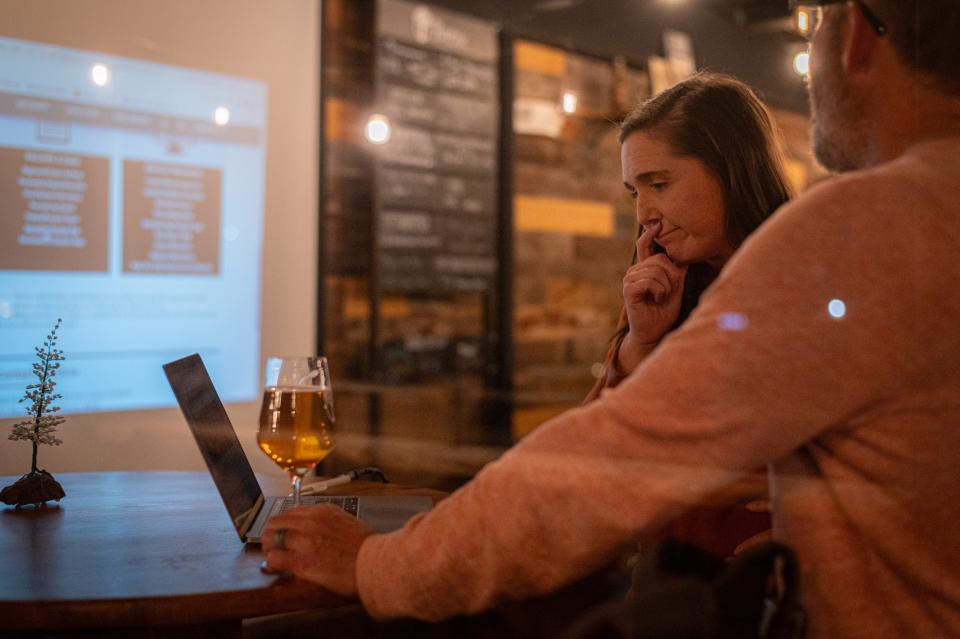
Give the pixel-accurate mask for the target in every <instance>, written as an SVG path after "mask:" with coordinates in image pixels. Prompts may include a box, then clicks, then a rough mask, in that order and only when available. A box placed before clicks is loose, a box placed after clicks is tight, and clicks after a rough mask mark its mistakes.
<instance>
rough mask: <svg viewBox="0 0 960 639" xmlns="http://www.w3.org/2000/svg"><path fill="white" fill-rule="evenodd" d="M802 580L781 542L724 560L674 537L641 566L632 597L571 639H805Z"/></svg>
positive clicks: (590, 617)
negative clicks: (800, 581) (799, 586)
mask: <svg viewBox="0 0 960 639" xmlns="http://www.w3.org/2000/svg"><path fill="white" fill-rule="evenodd" d="M798 581H799V575H798V572H797V559H796V555H795V553H794V552H793V550H792V549H791V548H790V547H789V546H786V545H784V544H781V543H778V542H773V541H769V542H764V543H762V544H758V545H756V546H753V547H751V548H749V549H747V550H746V551H744V552H743V553H741V554H739V555H737V556H736V557H734V558H733V559H730V560H724V559H722V558H720V557H717V556H715V555H712V554H710V553H707V552H705V551H703V550H700V549H698V548H696V547H694V546H690V545H688V544H684V543H681V542H679V541H675V540H667V541H665V542H663V543H662V544H661V545H660V546H659V547H658V548H657V549H656V551H655V552H654V553H653V554H652V555H651V556H649V557H646V558H644V559H642V560H641V561H640V562H639V563H638V565H637V566H636V567H635V568H634V572H633V587H632V591H631V594H630V596H629V597H628V598H627V599H626V600H623V601H615V602H609V603H605V604H602V605H601V606H598V607H596V608H594V609H592V610H590V611H589V612H587V613H586V614H585V615H584V616H583V617H581V618H580V619H579V620H578V621H577V622H576V623H574V624H573V626H572V627H571V628H570V630H569V632H568V633H567V634H566V639H616V638H621V639H802V637H803V635H804V626H805V623H804V621H805V620H804V616H803V613H802V611H801V609H800V606H799V604H798V601H797V594H798V593H797V591H798Z"/></svg>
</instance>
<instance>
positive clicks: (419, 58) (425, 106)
mask: <svg viewBox="0 0 960 639" xmlns="http://www.w3.org/2000/svg"><path fill="white" fill-rule="evenodd" d="M376 47H377V48H376V51H377V54H376V71H375V82H376V95H377V108H378V110H380V111H381V112H382V113H383V114H384V115H386V116H387V117H388V118H389V121H390V123H391V127H392V135H391V137H390V139H389V141H388V142H387V143H386V144H384V145H383V146H382V147H380V148H379V149H378V155H377V160H376V163H377V170H376V176H377V184H376V194H377V197H376V209H375V215H376V233H377V237H376V246H377V251H378V264H379V269H380V272H379V275H380V285H381V287H382V288H383V290H385V291H389V292H407V293H409V292H441V293H449V292H468V291H486V290H489V289H490V288H491V287H492V284H493V278H494V274H495V272H496V268H497V265H496V259H495V256H496V234H497V228H496V210H495V206H496V189H497V181H496V172H497V156H498V149H497V130H498V97H497V93H498V85H497V57H498V45H497V36H496V30H495V29H494V28H493V26H492V25H491V24H488V23H486V22H483V21H480V20H476V19H474V18H470V17H467V16H463V15H460V14H457V13H454V12H451V11H446V10H443V9H438V8H436V7H432V6H428V5H425V4H419V3H414V2H407V1H405V0H380V1H379V2H378V4H377V43H376Z"/></svg>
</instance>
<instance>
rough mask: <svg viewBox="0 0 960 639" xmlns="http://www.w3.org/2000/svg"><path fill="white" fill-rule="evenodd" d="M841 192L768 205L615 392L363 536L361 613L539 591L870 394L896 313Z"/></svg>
mask: <svg viewBox="0 0 960 639" xmlns="http://www.w3.org/2000/svg"><path fill="white" fill-rule="evenodd" d="M856 188H857V185H856V184H853V185H849V184H847V185H844V184H841V185H830V186H827V187H823V188H821V189H819V190H818V192H817V193H814V194H811V195H810V196H809V197H805V198H804V199H803V201H802V203H801V204H792V205H790V206H789V207H787V208H786V209H785V210H783V211H781V212H779V213H778V214H777V215H776V216H775V218H774V219H772V220H771V221H770V222H768V223H767V224H766V225H765V226H764V227H763V228H762V229H761V230H760V231H759V232H758V233H757V234H755V235H754V236H753V237H752V238H751V239H750V240H748V242H747V243H746V244H745V245H744V247H743V248H741V250H740V251H739V252H738V253H737V255H736V256H735V257H734V258H733V259H732V260H731V262H730V263H729V264H728V265H727V268H726V269H725V270H724V271H723V273H722V274H721V275H720V277H719V279H718V280H717V281H716V282H715V283H714V285H713V286H712V287H711V288H710V290H709V291H708V292H707V293H706V294H705V295H704V296H703V298H702V299H701V303H700V306H699V307H698V309H697V310H696V311H695V312H694V314H693V315H691V317H690V318H689V319H688V320H687V321H686V322H685V323H684V325H683V326H682V327H681V328H680V329H678V330H677V331H675V332H673V333H672V334H670V335H669V336H668V337H667V338H666V339H665V340H664V341H663V342H662V343H661V345H660V346H659V347H658V349H657V350H656V351H654V352H653V353H652V354H651V355H650V356H648V357H647V358H646V359H645V360H644V361H643V363H642V364H641V366H640V367H639V368H638V369H637V370H636V371H634V373H633V374H632V375H631V376H630V377H628V378H627V379H626V380H624V381H623V382H622V383H621V384H620V385H619V386H618V387H617V388H616V389H614V390H612V391H610V392H609V393H605V394H604V396H603V397H601V398H599V399H598V400H597V401H594V402H591V403H589V404H587V405H585V406H583V407H581V408H577V409H574V410H571V411H569V412H567V413H565V414H563V415H560V416H558V417H556V418H554V419H552V420H551V421H549V422H547V423H545V424H543V425H542V426H541V427H539V428H538V429H537V430H536V431H534V432H533V433H532V434H531V435H529V436H528V437H527V438H525V439H524V440H523V441H521V442H520V443H519V444H518V445H516V446H515V447H514V448H513V449H511V450H510V451H509V452H508V453H507V454H505V455H504V456H503V457H501V458H500V459H499V460H498V461H496V462H494V463H492V464H490V465H488V466H487V467H486V468H485V469H483V470H482V471H481V472H480V473H479V474H478V475H477V476H476V477H475V478H474V480H473V481H471V482H469V483H468V484H467V485H466V486H464V487H463V488H462V489H461V490H459V491H457V492H456V493H454V494H453V495H452V496H451V497H449V498H448V499H446V500H445V501H443V502H442V503H441V504H440V505H439V506H438V507H437V508H436V509H435V510H434V511H433V512H432V513H430V514H428V515H426V516H421V517H418V518H417V519H415V520H413V521H411V522H410V523H409V524H408V525H407V526H406V527H405V528H404V529H402V530H400V531H397V532H394V533H391V534H388V535H374V536H371V537H369V538H368V539H367V540H366V541H365V542H364V544H363V547H362V548H361V551H360V555H359V561H358V569H357V578H358V586H359V591H360V596H361V599H362V601H363V603H364V605H365V607H366V608H367V609H368V611H369V612H370V613H371V614H372V615H373V616H375V617H381V618H382V617H395V616H415V617H420V618H423V619H428V620H439V619H443V618H446V617H449V616H452V615H455V614H459V613H473V612H477V611H480V610H483V609H486V608H488V607H490V606H492V605H494V604H496V603H497V602H499V601H501V600H504V599H508V598H521V597H527V596H532V595H536V594H541V593H545V592H549V591H552V590H554V589H556V588H557V587H559V586H561V585H564V584H566V583H569V582H571V581H573V580H575V579H577V578H579V577H582V576H584V575H586V574H588V573H589V572H591V571H593V570H595V569H597V568H599V567H600V566H602V565H603V564H604V563H605V562H606V561H607V560H608V559H609V558H610V557H611V556H612V555H613V554H614V553H615V552H616V551H618V550H619V549H620V548H621V547H623V546H624V545H625V544H629V543H631V542H632V540H634V539H635V538H636V537H637V535H639V534H641V533H644V532H650V531H652V530H654V529H656V528H659V527H661V526H663V525H664V524H665V523H667V522H668V521H669V520H670V519H672V518H673V517H676V516H677V515H679V514H681V513H682V512H683V511H684V510H686V509H687V508H688V507H690V506H691V505H694V504H696V503H697V502H698V500H700V499H701V498H703V497H704V496H705V495H708V494H712V493H715V492H716V491H718V490H719V489H721V488H723V487H724V486H726V485H728V484H730V483H732V482H734V481H736V480H737V479H739V478H740V477H742V476H743V474H744V473H745V472H747V471H749V470H750V469H753V468H756V467H758V466H761V465H763V464H765V463H767V462H769V461H771V460H775V459H777V458H779V457H781V456H782V455H784V454H786V453H788V452H790V451H792V450H794V449H796V448H797V447H799V446H801V445H803V444H804V443H805V442H808V441H810V440H811V439H813V438H815V437H816V436H817V435H818V433H820V432H821V431H823V430H824V429H827V428H834V427H840V425H842V424H845V423H847V421H848V419H849V418H850V416H851V415H855V414H857V413H858V412H860V411H862V410H864V409H865V407H867V406H868V405H869V403H871V402H876V401H882V398H883V397H884V396H885V394H887V393H888V392H890V389H893V388H895V387H896V386H897V384H898V380H899V378H900V376H901V375H903V374H904V367H905V366H907V363H906V362H904V361H897V360H896V358H895V357H894V358H893V359H890V358H889V357H888V354H889V353H891V352H896V349H889V348H888V349H883V350H882V351H880V350H878V349H875V348H872V346H873V345H874V344H875V343H876V342H877V341H878V340H880V339H885V338H884V337H881V336H889V335H896V334H898V333H899V332H900V331H899V330H898V329H899V328H900V326H901V323H902V322H904V321H905V318H904V317H903V311H900V310H898V309H895V308H883V307H882V305H883V302H882V299H881V298H878V297H876V296H875V295H874V292H875V291H876V290H877V287H876V286H871V285H869V284H870V283H872V282H875V281H876V279H877V278H878V277H882V276H883V274H884V273H890V272H891V270H892V269H893V268H894V267H895V264H896V262H895V259H896V256H890V255H886V254H884V253H879V252H876V251H875V247H873V246H872V244H871V241H870V240H869V239H865V238H859V239H861V240H863V241H860V242H859V243H857V244H856V245H857V246H858V247H859V248H858V249H856V250H853V249H851V244H853V243H851V242H850V241H849V239H850V237H851V236H852V235H854V234H859V233H861V232H865V231H867V230H868V226H869V224H873V223H875V222H873V221H868V220H866V219H864V217H863V216H858V215H854V214H852V213H851V212H850V211H849V210H848V209H847V208H846V207H840V206H837V205H835V204H834V202H836V201H851V200H850V198H851V197H861V198H862V197H864V194H863V193H856V194H849V193H843V192H842V191H843V190H844V189H847V190H850V189H854V190H856ZM810 247H816V251H812V250H810ZM890 285H891V286H897V285H898V284H896V283H895V282H892V283H891V284H890ZM904 339H910V338H909V336H905V337H904Z"/></svg>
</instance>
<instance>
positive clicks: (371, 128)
mask: <svg viewBox="0 0 960 639" xmlns="http://www.w3.org/2000/svg"><path fill="white" fill-rule="evenodd" d="M363 135H364V137H366V138H367V140H368V141H369V142H371V143H373V144H385V143H386V142H387V141H388V140H389V139H390V120H389V119H388V118H387V116H385V115H380V114H379V113H375V114H374V115H371V116H370V118H369V119H368V120H367V125H366V126H365V127H363Z"/></svg>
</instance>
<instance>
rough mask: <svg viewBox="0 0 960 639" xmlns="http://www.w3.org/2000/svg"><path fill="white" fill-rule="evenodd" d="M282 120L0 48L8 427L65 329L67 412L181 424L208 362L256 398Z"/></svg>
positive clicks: (122, 61) (197, 93) (217, 79)
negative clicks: (178, 390)
mask: <svg viewBox="0 0 960 639" xmlns="http://www.w3.org/2000/svg"><path fill="white" fill-rule="evenodd" d="M266 113H267V90H266V86H265V85H264V84H263V83H262V82H259V81H255V80H250V79H246V78H240V77H236V76H229V75H224V74H218V73H211V72H207V71H200V70H196V69H187V68H182V67H173V66H167V65H161V64H156V63H152V62H146V61H140V60H134V59H130V58H121V57H116V56H107V55H103V54H99V53H96V52H88V51H79V50H75V49H66V48H63V47H56V46H51V45H45V44H40V43H34V42H27V41H23V40H13V39H9V38H0V207H2V210H0V417H17V416H20V415H22V414H23V406H24V405H23V404H19V403H18V402H17V400H19V399H20V397H22V395H23V392H24V387H25V386H26V384H28V383H33V382H34V381H35V380H34V378H33V375H32V372H31V366H32V363H33V361H34V352H33V349H34V347H35V346H38V345H39V344H41V343H42V342H43V339H44V337H45V336H46V334H47V333H48V332H49V330H50V329H51V328H52V326H53V324H54V323H55V322H56V320H57V318H63V325H62V327H61V329H60V331H59V332H60V336H61V337H60V347H61V348H63V350H64V351H65V353H66V357H67V359H66V361H65V362H64V363H63V368H62V369H61V371H60V375H59V377H58V386H57V391H58V392H60V393H62V394H63V399H62V400H59V402H58V403H59V404H60V405H61V406H62V408H63V410H64V412H93V411H105V410H121V409H124V410H126V409H137V408H150V407H161V406H172V405H174V400H173V397H172V395H171V393H170V390H169V387H168V386H167V384H166V381H165V380H164V378H163V373H162V369H161V364H163V363H164V362H167V361H170V360H172V359H175V358H178V357H181V356H183V355H186V354H189V353H192V352H200V353H201V354H202V355H203V357H204V360H205V361H206V362H207V365H208V366H209V368H210V369H211V374H212V375H213V377H214V379H215V380H216V381H217V386H218V388H222V395H223V396H224V399H225V400H226V401H245V400H250V399H253V398H254V397H255V396H256V393H257V381H258V380H257V376H258V371H259V360H260V354H259V343H260V334H259V307H260V256H261V245H262V231H263V196H264V159H265V145H266V128H265V127H266Z"/></svg>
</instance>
